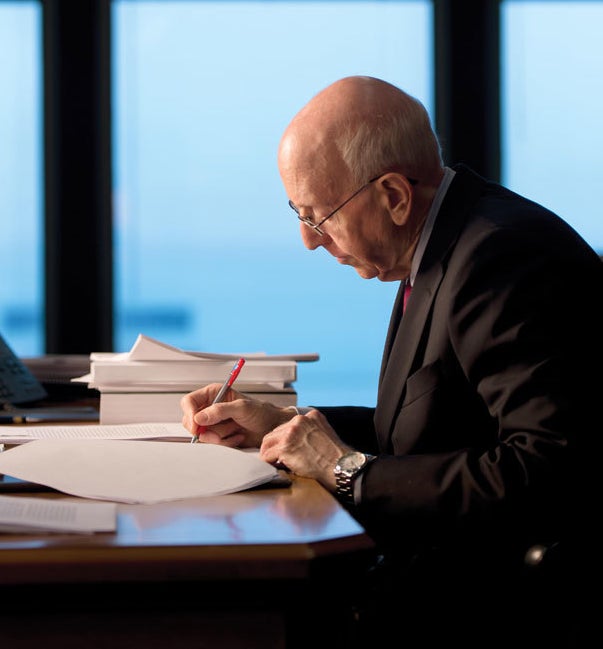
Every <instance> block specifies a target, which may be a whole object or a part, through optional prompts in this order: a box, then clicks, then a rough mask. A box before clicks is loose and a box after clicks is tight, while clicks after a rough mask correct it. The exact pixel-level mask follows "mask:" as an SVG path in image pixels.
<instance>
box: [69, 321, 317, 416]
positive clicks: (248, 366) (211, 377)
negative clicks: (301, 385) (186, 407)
mask: <svg viewBox="0 0 603 649" xmlns="http://www.w3.org/2000/svg"><path fill="white" fill-rule="evenodd" d="M241 356H243V357H244V358H245V365H244V367H243V369H242V370H241V374H240V376H239V378H238V379H237V383H236V385H235V386H234V387H235V388H236V389H237V390H238V391H239V392H243V393H245V394H248V395H249V396H251V397H255V398H258V399H261V400H264V401H271V402H272V403H275V404H276V405H280V406H291V405H293V406H294V405H296V403H297V393H296V391H295V389H294V387H293V384H294V382H295V381H296V379H297V363H298V362H300V361H316V360H318V354H315V353H312V354H286V355H274V354H265V353H263V352H259V353H258V352H254V353H251V354H245V353H242V354H213V353H207V352H186V351H182V350H181V349H178V348H176V347H172V346H170V345H166V344H165V343H162V342H160V341H158V340H155V339H153V338H150V337H148V336H145V335H143V334H140V335H139V336H138V338H137V340H136V342H135V343H134V346H133V347H132V349H131V350H130V351H129V352H125V353H121V354H111V353H105V352H95V353H92V354H91V355H90V373H89V374H86V375H84V376H80V377H78V378H76V379H74V381H78V382H86V383H88V385H89V387H91V388H95V389H97V390H98V391H99V392H100V423H101V424H120V423H134V422H179V421H181V419H182V410H181V408H180V400H181V399H182V397H183V396H184V395H185V394H188V393H189V392H192V391H193V390H196V389H198V388H200V387H202V386H204V385H207V384H209V383H222V382H223V381H224V380H225V379H226V378H227V377H228V375H229V374H230V371H231V369H232V363H233V359H237V358H239V357H241Z"/></svg>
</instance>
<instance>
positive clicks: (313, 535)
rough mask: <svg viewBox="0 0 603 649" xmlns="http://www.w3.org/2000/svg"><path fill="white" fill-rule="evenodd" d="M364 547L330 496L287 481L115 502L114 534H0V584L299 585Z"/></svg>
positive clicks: (311, 484) (367, 545) (358, 530)
mask: <svg viewBox="0 0 603 649" xmlns="http://www.w3.org/2000/svg"><path fill="white" fill-rule="evenodd" d="M24 495H28V496H32V495H33V494H24ZM44 497H47V498H62V499H68V500H69V499H73V498H72V497H70V496H66V495H63V494H55V493H52V494H44ZM372 547H373V544H372V541H371V540H370V539H369V537H368V536H367V535H366V534H365V532H364V531H363V529H362V527H361V526H360V525H359V524H358V523H357V522H356V521H355V520H354V519H353V517H352V516H351V515H350V514H349V513H348V512H347V511H346V510H345V509H344V508H342V507H341V505H340V504H339V503H338V502H337V500H336V499H335V498H334V497H333V496H332V495H331V494H330V493H328V492H327V491H326V490H325V489H323V488H322V487H321V486H320V485H319V484H318V483H316V482H315V481H313V480H307V479H303V478H296V477H294V478H293V482H292V485H291V486H289V487H273V488H272V487H270V488H264V489H256V490H251V491H246V492H240V493H235V494H229V495H224V496H217V497H211V498H195V499H187V500H180V501H174V502H167V503H162V504H154V505H125V504H120V505H118V522H117V531H116V532H115V533H104V534H91V535H77V534H69V535H57V534H46V535H27V536H25V535H13V534H10V535H8V534H7V535H0V584H27V583H53V582H60V583H63V584H64V583H67V582H69V583H86V582H90V583H92V582H115V581H125V580H137V581H139V580H143V581H161V580H170V581H172V580H176V581H186V580H198V579H214V580H216V579H218V580H227V579H275V578H278V579H294V580H295V579H305V578H307V577H308V575H309V574H310V571H311V570H312V569H313V564H314V563H315V560H317V559H321V558H328V557H337V556H353V555H355V554H357V553H360V554H363V553H366V552H367V551H369V552H370V550H371V549H372Z"/></svg>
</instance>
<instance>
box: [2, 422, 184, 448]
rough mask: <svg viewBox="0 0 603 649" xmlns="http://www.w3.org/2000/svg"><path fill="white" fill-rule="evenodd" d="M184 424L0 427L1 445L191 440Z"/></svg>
mask: <svg viewBox="0 0 603 649" xmlns="http://www.w3.org/2000/svg"><path fill="white" fill-rule="evenodd" d="M190 438H191V436H190V433H188V431H187V430H186V428H184V426H183V425H182V424H172V423H161V422H157V423H138V424H85V425H81V424H75V425H69V424H66V425H62V426H58V425H57V426H54V425H53V426H20V425H19V426H15V425H8V426H0V444H24V443H25V442H32V441H34V440H36V439H52V440H58V439H174V440H182V441H190Z"/></svg>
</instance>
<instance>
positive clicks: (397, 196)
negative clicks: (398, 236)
mask: <svg viewBox="0 0 603 649" xmlns="http://www.w3.org/2000/svg"><path fill="white" fill-rule="evenodd" d="M379 185H380V188H381V191H383V192H384V195H385V197H386V200H387V207H388V209H389V212H390V214H391V217H392V221H393V222H394V223H395V224H396V225H404V224H405V223H406V222H407V221H408V217H409V215H410V212H411V208H412V198H413V194H412V185H411V184H410V183H409V182H408V179H407V178H406V176H403V175H402V174H399V173H395V172H391V173H388V174H385V175H384V176H382V178H381V179H380V180H379Z"/></svg>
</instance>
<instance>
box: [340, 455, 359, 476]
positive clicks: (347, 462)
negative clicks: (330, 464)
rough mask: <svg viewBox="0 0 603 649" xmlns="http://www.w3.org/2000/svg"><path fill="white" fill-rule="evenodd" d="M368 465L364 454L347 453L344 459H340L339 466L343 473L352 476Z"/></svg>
mask: <svg viewBox="0 0 603 649" xmlns="http://www.w3.org/2000/svg"><path fill="white" fill-rule="evenodd" d="M365 463H366V456H365V455H364V453H360V452H359V451H354V452H353V453H347V454H346V455H344V456H343V457H342V458H340V459H339V462H338V464H339V466H340V467H341V471H342V472H343V473H347V474H352V473H355V472H356V471H357V470H358V469H360V468H362V467H363V466H364V464H365Z"/></svg>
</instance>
